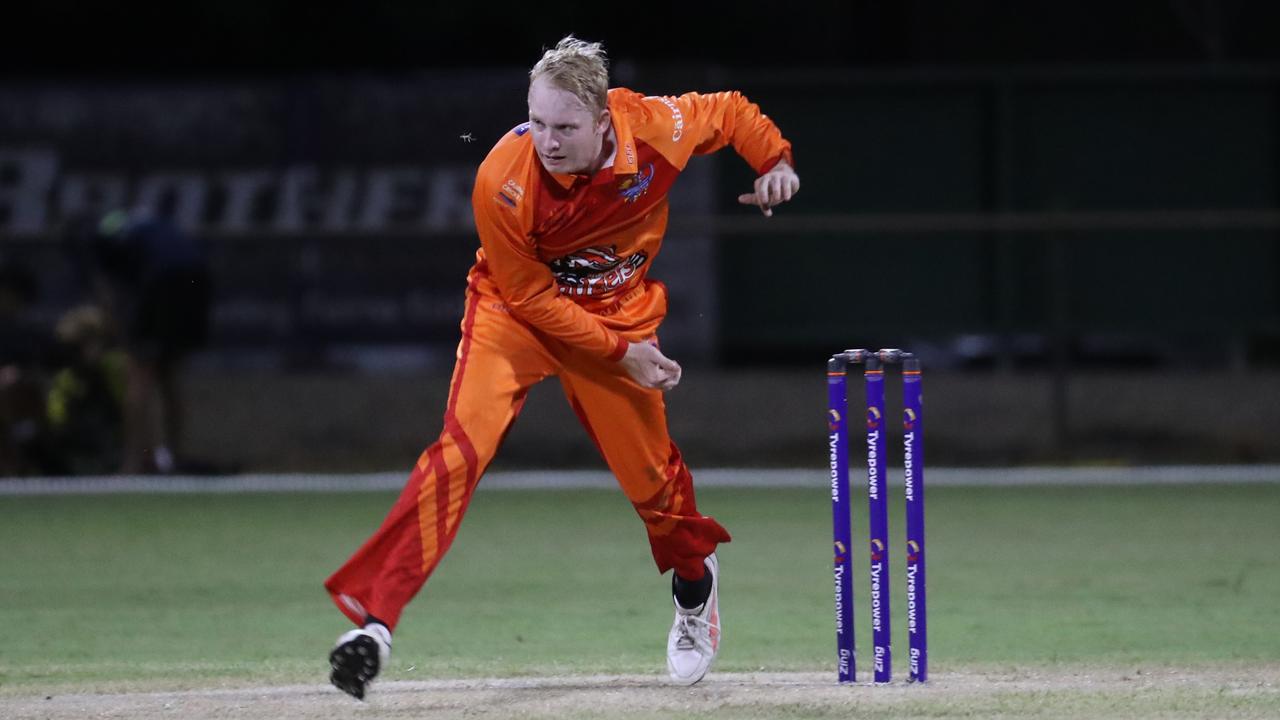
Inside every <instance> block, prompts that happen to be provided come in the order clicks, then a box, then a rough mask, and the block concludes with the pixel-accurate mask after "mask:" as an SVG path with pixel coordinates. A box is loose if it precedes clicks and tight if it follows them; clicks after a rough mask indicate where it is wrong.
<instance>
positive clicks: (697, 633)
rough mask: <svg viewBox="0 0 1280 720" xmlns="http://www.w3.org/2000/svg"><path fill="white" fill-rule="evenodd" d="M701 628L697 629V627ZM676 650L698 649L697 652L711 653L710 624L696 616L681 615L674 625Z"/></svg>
mask: <svg viewBox="0 0 1280 720" xmlns="http://www.w3.org/2000/svg"><path fill="white" fill-rule="evenodd" d="M699 625H701V626H702V627H701V628H699V627H698V626H699ZM676 632H678V633H679V634H680V637H678V638H676V649H677V650H693V649H695V648H697V649H698V651H699V652H704V653H709V652H711V624H710V623H708V622H707V621H706V620H703V619H702V618H700V617H698V616H697V615H681V616H680V619H679V620H678V621H677V623H676Z"/></svg>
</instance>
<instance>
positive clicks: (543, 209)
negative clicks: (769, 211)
mask: <svg viewBox="0 0 1280 720" xmlns="http://www.w3.org/2000/svg"><path fill="white" fill-rule="evenodd" d="M608 107H609V112H610V115H611V118H612V121H613V129H614V133H615V136H616V139H617V151H616V153H615V155H614V159H613V165H612V167H607V168H603V169H601V170H600V171H598V172H596V173H595V175H592V176H585V175H564V174H559V173H551V172H549V171H547V170H546V168H544V167H543V166H542V162H541V161H540V160H538V157H537V153H536V152H535V150H534V145H533V138H532V136H531V135H530V134H529V124H528V123H523V124H521V125H518V126H516V127H515V128H514V129H512V130H511V132H509V133H507V134H506V135H504V136H503V137H502V139H501V140H499V141H498V143H497V144H496V145H495V146H494V147H493V149H492V150H491V151H490V152H489V155H488V157H486V158H485V160H484V162H483V163H481V165H480V170H479V171H478V173H477V174H476V184H475V189H474V191H473V193H472V196H471V204H472V209H473V210H474V212H475V218H476V229H477V231H478V233H479V235H480V249H479V250H478V251H477V252H476V263H475V265H474V266H472V268H471V271H470V273H469V274H468V280H469V284H470V286H471V287H473V288H475V289H476V290H477V291H478V292H481V293H486V294H490V295H495V296H497V297H499V298H501V299H502V301H503V303H504V304H505V305H506V307H507V308H509V309H510V311H511V313H512V314H513V315H514V316H515V317H517V318H519V319H520V320H522V321H524V322H526V323H528V324H529V325H531V326H533V327H534V328H536V329H538V330H540V331H542V332H543V333H546V334H547V335H550V336H552V337H554V338H557V339H559V340H562V341H563V342H565V343H567V344H569V345H572V346H575V347H579V348H582V349H584V350H587V351H588V352H592V353H596V354H598V355H600V356H602V357H607V358H610V359H613V360H619V359H621V358H622V356H623V355H624V354H626V350H627V344H628V342H629V341H630V342H638V341H640V340H642V339H644V338H645V337H647V336H648V335H652V334H653V332H654V331H655V330H656V328H657V326H658V323H660V322H661V321H662V318H663V316H665V314H666V292H665V289H664V288H662V286H661V284H660V283H656V282H653V281H648V280H646V279H645V276H646V274H647V273H648V270H649V266H650V265H651V264H652V263H653V259H654V257H655V256H656V255H657V254H658V250H659V248H660V247H661V246H662V236H663V233H664V232H665V231H666V227H667V193H668V191H670V189H671V185H672V183H673V182H675V179H676V176H678V175H679V174H680V172H681V171H682V170H684V168H685V165H687V164H688V162H689V158H690V157H692V156H693V155H704V154H707V153H711V152H714V151H716V150H719V149H720V148H722V147H725V146H726V145H732V146H733V148H734V150H736V151H737V152H738V154H739V155H741V156H742V157H743V159H745V160H746V161H747V162H748V163H749V164H750V165H751V167H752V168H754V169H755V170H756V171H757V172H758V173H765V172H768V171H769V169H770V168H772V167H773V166H774V165H775V164H776V163H777V162H778V161H779V160H782V159H786V161H787V162H788V163H791V162H792V159H791V144H790V143H789V142H787V141H786V140H785V139H783V137H782V134H781V133H780V132H779V131H778V128H777V126H775V125H774V124H773V122H772V121H771V120H770V119H769V118H768V117H767V116H765V115H764V114H762V113H761V112H760V108H759V107H757V106H756V105H755V104H753V103H751V102H750V101H748V100H747V99H746V98H745V97H743V96H742V95H741V94H739V93H737V92H721V93H714V94H707V95H703V94H699V93H688V94H685V95H681V96H679V97H645V96H642V95H640V94H639V93H636V92H633V91H631V90H627V89H625V88H614V89H612V90H610V91H609V96H608Z"/></svg>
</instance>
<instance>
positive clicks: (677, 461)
mask: <svg viewBox="0 0 1280 720" xmlns="http://www.w3.org/2000/svg"><path fill="white" fill-rule="evenodd" d="M663 478H664V479H665V481H666V482H665V484H664V486H663V488H662V490H660V491H659V492H658V493H656V494H655V495H654V496H653V497H652V498H650V499H648V500H646V501H644V502H638V503H634V505H635V509H636V514H638V515H639V516H640V519H642V520H644V526H645V530H646V531H647V532H648V534H649V549H650V550H651V551H652V552H653V560H654V562H656V563H657V564H658V571H659V572H664V573H665V572H666V571H667V570H670V569H672V568H674V569H675V571H676V572H677V573H678V574H679V575H680V577H682V578H685V579H686V580H701V579H702V576H703V574H704V573H705V572H706V566H705V565H703V563H702V561H703V559H704V558H706V557H707V556H708V555H710V554H711V553H713V552H715V551H716V545H718V544H719V543H723V542H729V541H730V540H731V538H730V537H729V532H728V531H727V530H725V529H724V528H723V527H722V526H721V525H720V523H718V522H716V521H715V520H714V519H712V518H709V517H705V516H703V515H700V514H699V513H698V507H697V503H696V502H695V500H694V493H693V476H692V475H690V474H689V468H688V466H686V465H685V464H684V459H683V458H682V457H681V456H680V449H679V448H677V447H676V445H675V443H671V456H670V458H669V459H668V461H667V467H666V468H665V469H664V471H663Z"/></svg>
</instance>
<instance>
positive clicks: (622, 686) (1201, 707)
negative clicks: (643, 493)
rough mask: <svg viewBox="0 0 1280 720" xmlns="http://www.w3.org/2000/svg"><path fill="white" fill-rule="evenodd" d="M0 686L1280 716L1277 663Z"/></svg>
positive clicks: (260, 701)
mask: <svg viewBox="0 0 1280 720" xmlns="http://www.w3.org/2000/svg"><path fill="white" fill-rule="evenodd" d="M13 690H14V689H12V688H11V689H10V692H9V693H5V694H3V695H0V716H3V717H5V718H11V719H12V720H27V719H29V718H30V719H35V718H40V719H41V720H59V719H61V718H130V719H135V720H147V719H151V718H182V719H183V720H198V719H204V718H219V719H222V718H252V719H257V718H273V719H274V718H281V719H288V718H326V719H328V718H662V720H670V718H673V717H680V718H688V717H717V718H849V717H876V718H877V719H881V718H906V717H920V716H927V717H932V718H950V717H957V718H959V717H967V718H972V717H984V718H1022V717H1030V718H1078V717H1094V718H1104V717H1105V718H1112V717H1114V718H1219V717H1231V718H1276V717H1280V666H1277V665H1261V666H1251V667H1243V668H1242V667H1240V666H1236V667H1232V668H1230V669H1205V668H1196V669H1194V670H1192V669H1176V668H1158V669H1145V670H1134V669H1130V670H1127V671H1119V670H1118V671H1114V672H1101V671H1079V670H1057V669H1051V670H1036V671H1025V672H1011V673H1005V674H998V673H994V672H984V673H981V674H979V673H963V672H954V673H936V674H934V676H933V677H932V678H931V679H930V682H929V683H928V684H927V685H923V686H921V685H908V684H905V683H894V684H893V685H890V686H883V687H872V686H870V685H867V684H861V683H860V684H858V685H855V686H839V685H837V684H836V683H835V682H833V681H832V678H831V676H830V674H829V673H715V674H712V675H710V676H708V677H707V679H705V680H704V681H703V682H702V683H700V684H698V685H696V686H694V687H692V688H681V687H673V686H671V685H668V684H667V683H666V682H664V679H663V678H661V677H658V676H646V675H614V676H563V677H528V678H512V679H460V680H434V681H389V682H385V683H381V684H378V685H376V686H374V687H373V689H372V691H371V692H370V695H369V698H368V700H367V701H366V702H357V701H355V700H352V699H350V698H348V697H346V696H345V695H342V694H340V693H339V692H338V691H336V690H334V689H333V688H331V687H328V686H325V685H320V684H314V685H289V686H272V687H248V688H240V689H234V688H218V689H203V690H200V689H188V690H177V691H165V692H155V691H138V692H118V693H103V694H87V693H85V694H81V693H74V692H72V693H66V694H55V695H44V694H39V695H30V694H10V693H12V692H13Z"/></svg>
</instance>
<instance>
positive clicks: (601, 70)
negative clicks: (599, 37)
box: [529, 35, 609, 113]
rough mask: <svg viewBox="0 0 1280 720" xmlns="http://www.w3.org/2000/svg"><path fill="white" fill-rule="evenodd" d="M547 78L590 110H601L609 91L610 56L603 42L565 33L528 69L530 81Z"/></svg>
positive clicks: (530, 82)
mask: <svg viewBox="0 0 1280 720" xmlns="http://www.w3.org/2000/svg"><path fill="white" fill-rule="evenodd" d="M544 76H545V77H546V78H547V80H549V81H551V82H552V83H553V84H554V85H555V86H556V87H558V88H560V89H561V90H565V91H567V92H570V93H572V94H573V96H574V97H576V98H578V100H580V101H582V104H583V105H585V106H586V107H587V109H588V110H591V111H592V112H596V113H599V112H602V111H604V108H605V98H606V96H607V95H608V92H609V58H608V57H606V56H605V52H604V45H602V44H600V43H598V42H595V43H589V42H586V41H585V40H579V39H578V38H576V37H574V36H572V35H566V36H564V38H563V39H562V40H561V41H560V42H558V43H556V46H555V47H554V48H552V49H550V50H547V51H546V52H544V53H542V59H541V60H539V61H538V62H537V64H536V65H534V66H533V69H532V70H530V71H529V84H530V85H532V84H533V81H535V80H537V79H538V78H540V77H544Z"/></svg>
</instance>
